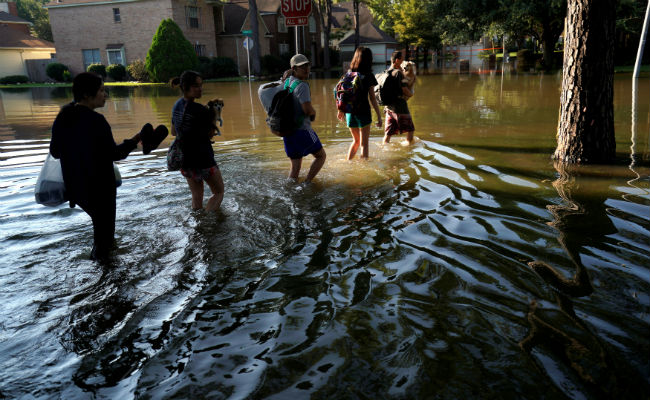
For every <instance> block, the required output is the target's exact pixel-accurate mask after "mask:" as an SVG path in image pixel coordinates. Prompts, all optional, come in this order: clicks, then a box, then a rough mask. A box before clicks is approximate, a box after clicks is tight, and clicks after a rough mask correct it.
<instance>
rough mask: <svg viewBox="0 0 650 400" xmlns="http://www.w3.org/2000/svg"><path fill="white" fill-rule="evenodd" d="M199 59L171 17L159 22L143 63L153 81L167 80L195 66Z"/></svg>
mask: <svg viewBox="0 0 650 400" xmlns="http://www.w3.org/2000/svg"><path fill="white" fill-rule="evenodd" d="M198 63H199V59H198V57H197V55H196V52H195V51H194V47H193V46H192V43H190V42H189V41H188V40H187V39H186V38H185V36H184V35H183V32H182V31H181V28H179V27H178V25H176V23H175V22H174V21H173V20H172V19H164V20H162V21H161V22H160V25H159V26H158V29H157V30H156V33H155V34H154V35H153V39H152V41H151V47H150V48H149V51H148V52H147V58H146V60H145V65H146V68H147V72H148V73H149V77H150V78H151V80H152V81H154V82H167V81H169V80H170V79H171V78H173V77H175V76H179V75H180V74H181V73H182V72H183V71H185V70H188V69H193V68H195V67H196V66H197V65H198Z"/></svg>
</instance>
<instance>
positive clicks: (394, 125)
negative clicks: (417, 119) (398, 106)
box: [384, 109, 415, 136]
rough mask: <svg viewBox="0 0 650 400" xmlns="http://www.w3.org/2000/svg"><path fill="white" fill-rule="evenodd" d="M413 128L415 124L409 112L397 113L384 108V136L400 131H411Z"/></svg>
mask: <svg viewBox="0 0 650 400" xmlns="http://www.w3.org/2000/svg"><path fill="white" fill-rule="evenodd" d="M414 130H415V126H414V125H413V118H411V114H397V113H395V112H394V111H391V110H389V109H386V123H385V125H384V133H385V134H386V136H393V135H396V134H398V133H402V132H413V131H414Z"/></svg>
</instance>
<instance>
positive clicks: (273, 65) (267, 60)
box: [262, 54, 289, 75]
mask: <svg viewBox="0 0 650 400" xmlns="http://www.w3.org/2000/svg"><path fill="white" fill-rule="evenodd" d="M287 69H289V63H288V62H287V61H286V60H285V59H284V58H282V57H280V56H278V55H275V54H267V55H265V56H264V57H262V73H263V74H264V75H269V74H274V73H276V72H284V71H285V70H287Z"/></svg>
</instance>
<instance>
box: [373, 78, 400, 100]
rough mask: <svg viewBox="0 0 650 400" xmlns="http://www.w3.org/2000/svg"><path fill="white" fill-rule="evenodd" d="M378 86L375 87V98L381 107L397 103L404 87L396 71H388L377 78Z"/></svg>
mask: <svg viewBox="0 0 650 400" xmlns="http://www.w3.org/2000/svg"><path fill="white" fill-rule="evenodd" d="M375 78H377V86H375V97H376V98H377V103H379V105H381V106H392V105H394V104H395V103H397V99H398V98H399V96H400V95H401V94H402V90H401V89H402V85H401V82H400V81H399V76H398V74H397V72H396V70H388V69H387V70H386V71H384V72H382V73H380V74H377V75H376V76H375Z"/></svg>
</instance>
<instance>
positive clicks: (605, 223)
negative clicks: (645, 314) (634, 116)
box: [519, 162, 643, 398]
mask: <svg viewBox="0 0 650 400" xmlns="http://www.w3.org/2000/svg"><path fill="white" fill-rule="evenodd" d="M555 168H556V170H557V171H558V173H559V177H558V179H557V180H556V181H554V182H553V186H554V187H555V189H556V190H557V192H558V194H559V195H560V197H561V198H562V200H563V204H557V205H549V206H547V208H548V209H549V211H550V212H551V213H552V214H553V217H554V219H553V221H552V222H550V223H549V225H551V226H553V227H555V228H556V229H557V230H558V232H559V234H558V241H559V242H560V245H561V246H562V248H564V250H565V251H566V253H567V255H568V256H569V260H570V261H571V264H572V265H565V266H562V267H564V268H566V269H569V268H570V269H572V270H574V271H575V273H574V274H573V276H571V277H570V278H567V277H566V276H565V274H564V273H563V272H560V271H558V269H556V268H554V267H552V266H551V265H549V264H547V263H545V262H542V261H537V260H536V261H532V262H529V263H528V265H529V266H530V267H531V268H532V269H533V270H534V271H535V272H536V273H537V274H538V275H539V276H540V277H541V278H542V279H543V280H544V281H545V282H546V283H547V284H548V285H550V286H551V287H552V288H553V289H554V291H555V297H556V300H557V303H558V306H559V310H554V309H542V307H541V306H540V305H539V304H538V303H537V301H536V300H533V301H532V302H531V303H530V309H529V312H528V315H527V319H528V323H529V324H530V329H529V332H528V335H527V336H526V337H525V338H524V339H523V340H522V341H521V342H520V343H519V345H520V346H521V348H522V349H524V350H525V351H526V352H528V353H530V352H531V351H532V350H533V348H535V347H538V348H543V349H544V350H545V351H549V352H550V353H551V354H553V355H554V357H557V358H558V359H560V360H562V361H563V363H564V365H565V366H566V367H568V368H565V373H570V374H573V375H574V376H576V375H577V377H579V379H578V381H579V382H581V383H582V385H583V386H584V388H585V389H586V390H587V391H588V392H589V393H591V394H592V395H594V396H595V397H596V398H615V397H618V396H617V395H619V394H625V393H630V390H631V391H632V392H636V391H638V390H643V389H642V388H636V389H635V388H633V387H630V384H632V385H634V382H642V381H643V380H642V379H641V380H637V378H638V377H637V378H633V376H634V375H635V373H634V372H632V371H630V368H625V369H626V371H625V372H624V373H623V374H621V373H620V372H619V371H622V370H623V369H622V368H620V367H624V366H621V365H617V364H620V363H619V362H616V361H615V360H614V359H613V358H612V356H611V354H612V352H611V351H610V350H609V347H610V346H608V344H607V343H604V342H603V339H602V338H601V337H600V336H598V334H596V333H594V332H593V328H591V327H590V326H589V325H587V324H586V323H585V322H584V321H583V320H581V319H580V317H578V316H577V315H576V313H575V310H574V299H575V298H579V297H585V296H589V295H591V294H592V293H593V291H594V288H593V286H592V284H591V279H590V277H589V273H588V271H587V269H586V268H585V266H584V265H583V264H582V261H581V257H580V253H581V250H582V249H583V248H584V247H586V246H593V247H596V248H597V247H600V246H599V244H600V243H602V242H603V241H605V240H606V236H607V235H611V234H614V233H616V232H618V230H617V229H616V227H615V226H614V224H613V223H612V221H611V219H610V217H609V216H608V214H607V208H606V206H605V201H606V200H607V195H606V193H604V192H602V191H598V190H601V189H600V188H598V187H596V186H595V185H592V186H590V177H589V176H588V175H586V174H585V175H581V172H584V170H581V168H580V167H579V166H573V165H564V164H561V163H557V162H556V163H555ZM590 189H592V190H590ZM628 367H629V366H628ZM571 371H572V372H571ZM642 386H643V385H642Z"/></svg>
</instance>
